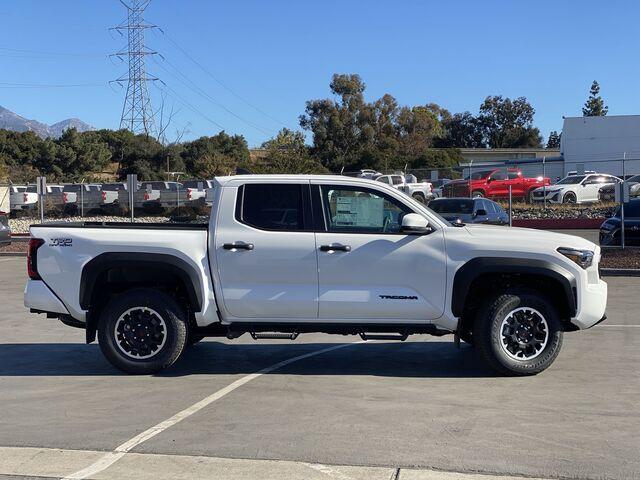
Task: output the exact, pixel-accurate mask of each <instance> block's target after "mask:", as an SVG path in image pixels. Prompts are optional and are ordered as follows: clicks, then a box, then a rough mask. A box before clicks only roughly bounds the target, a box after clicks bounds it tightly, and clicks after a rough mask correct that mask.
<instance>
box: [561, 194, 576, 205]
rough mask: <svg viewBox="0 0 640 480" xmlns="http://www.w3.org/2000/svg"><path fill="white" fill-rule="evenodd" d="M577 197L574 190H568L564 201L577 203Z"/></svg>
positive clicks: (563, 198)
mask: <svg viewBox="0 0 640 480" xmlns="http://www.w3.org/2000/svg"><path fill="white" fill-rule="evenodd" d="M576 202H577V199H576V194H575V193H573V192H567V193H565V194H564V197H562V203H576Z"/></svg>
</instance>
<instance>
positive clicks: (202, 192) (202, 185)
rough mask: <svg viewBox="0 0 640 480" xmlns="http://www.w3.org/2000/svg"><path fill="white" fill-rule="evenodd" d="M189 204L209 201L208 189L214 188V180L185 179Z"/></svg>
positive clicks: (186, 196) (186, 198)
mask: <svg viewBox="0 0 640 480" xmlns="http://www.w3.org/2000/svg"><path fill="white" fill-rule="evenodd" d="M182 186H183V188H184V190H185V200H186V202H187V204H190V203H192V204H195V203H199V202H205V203H206V202H207V191H208V190H210V189H212V188H213V180H185V181H183V182H182Z"/></svg>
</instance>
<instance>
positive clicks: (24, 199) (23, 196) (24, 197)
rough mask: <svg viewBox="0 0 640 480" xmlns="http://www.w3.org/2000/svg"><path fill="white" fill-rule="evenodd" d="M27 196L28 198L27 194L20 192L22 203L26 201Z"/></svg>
mask: <svg viewBox="0 0 640 480" xmlns="http://www.w3.org/2000/svg"><path fill="white" fill-rule="evenodd" d="M28 198H29V195H27V194H26V193H23V194H22V201H23V202H24V203H27V200H28Z"/></svg>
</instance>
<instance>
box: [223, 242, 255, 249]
mask: <svg viewBox="0 0 640 480" xmlns="http://www.w3.org/2000/svg"><path fill="white" fill-rule="evenodd" d="M222 248H224V249H225V250H253V243H244V242H233V243H225V244H224V245H222Z"/></svg>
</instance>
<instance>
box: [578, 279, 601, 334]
mask: <svg viewBox="0 0 640 480" xmlns="http://www.w3.org/2000/svg"><path fill="white" fill-rule="evenodd" d="M581 293H582V295H581V296H580V310H579V311H578V314H577V315H576V316H575V317H574V318H572V319H571V323H573V324H574V325H575V326H576V327H578V328H580V329H585V328H591V327H593V326H594V325H597V324H598V323H600V322H601V321H603V320H604V319H605V318H606V315H605V310H606V308H607V283H606V282H604V281H602V280H598V283H595V284H588V285H587V286H586V288H585V289H584V290H583V291H582V292H581Z"/></svg>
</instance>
